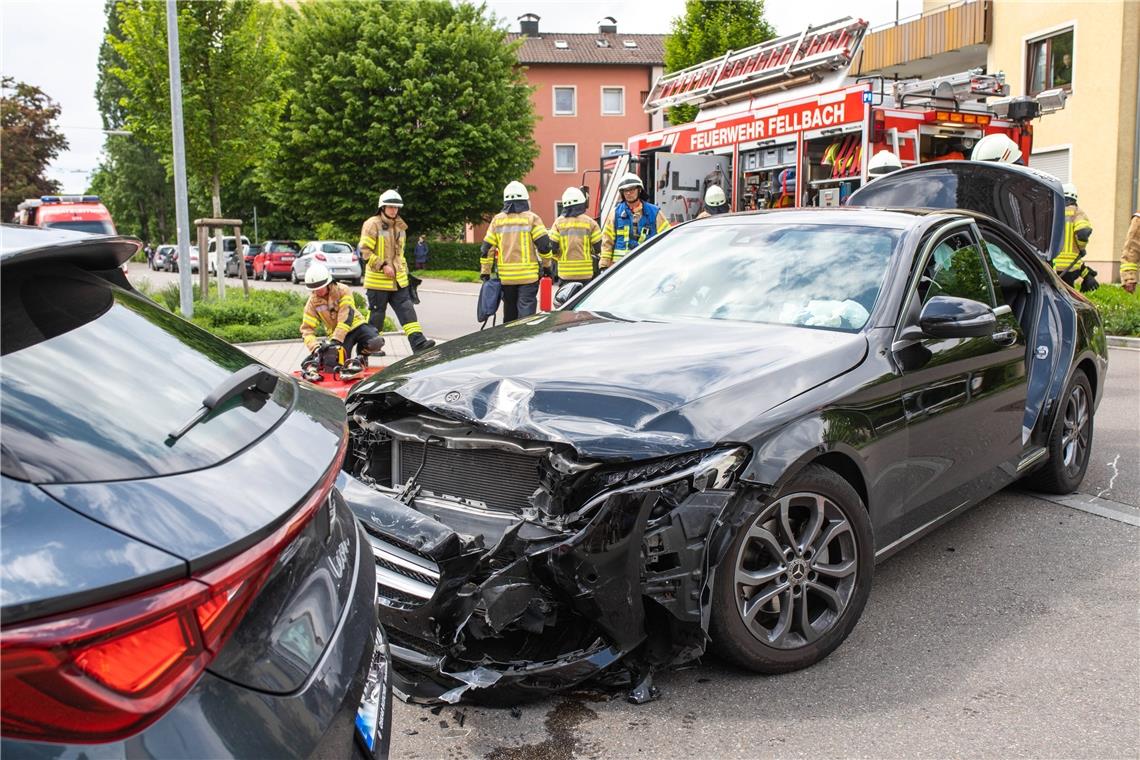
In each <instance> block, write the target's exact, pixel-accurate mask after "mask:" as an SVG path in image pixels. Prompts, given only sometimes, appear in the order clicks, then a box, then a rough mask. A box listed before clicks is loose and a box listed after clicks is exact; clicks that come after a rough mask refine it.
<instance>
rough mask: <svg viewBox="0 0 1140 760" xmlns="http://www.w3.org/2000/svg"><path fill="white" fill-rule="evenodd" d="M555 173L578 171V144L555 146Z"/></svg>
mask: <svg viewBox="0 0 1140 760" xmlns="http://www.w3.org/2000/svg"><path fill="white" fill-rule="evenodd" d="M554 171H556V172H576V171H578V146H577V145H576V144H569V145H557V144H556V145H555V146H554Z"/></svg>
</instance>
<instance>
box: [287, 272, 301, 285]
mask: <svg viewBox="0 0 1140 760" xmlns="http://www.w3.org/2000/svg"><path fill="white" fill-rule="evenodd" d="M289 279H291V280H292V281H293V284H294V285H300V284H301V281H300V280H299V279H298V278H297V270H296V269H291V270H289Z"/></svg>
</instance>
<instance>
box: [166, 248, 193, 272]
mask: <svg viewBox="0 0 1140 760" xmlns="http://www.w3.org/2000/svg"><path fill="white" fill-rule="evenodd" d="M167 271H168V272H177V271H178V248H177V247H176V248H175V249H174V252H173V253H171V254H170V268H169V269H168V270H167ZM190 271H191V272H197V271H198V246H196V245H192V246H190Z"/></svg>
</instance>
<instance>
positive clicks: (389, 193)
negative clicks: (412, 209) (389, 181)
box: [376, 190, 404, 208]
mask: <svg viewBox="0 0 1140 760" xmlns="http://www.w3.org/2000/svg"><path fill="white" fill-rule="evenodd" d="M376 205H377V206H380V207H384V206H395V207H396V208H403V207H404V199H403V198H401V197H400V194H399V193H397V192H396V191H395V190H385V191H384V192H382V193H380V200H379V201H378V202H377V203H376Z"/></svg>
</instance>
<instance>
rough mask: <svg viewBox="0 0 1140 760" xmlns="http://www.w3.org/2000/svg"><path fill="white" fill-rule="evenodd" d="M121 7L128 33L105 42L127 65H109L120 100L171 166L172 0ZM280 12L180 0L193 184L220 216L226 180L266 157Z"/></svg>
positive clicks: (237, 2) (123, 2)
mask: <svg viewBox="0 0 1140 760" xmlns="http://www.w3.org/2000/svg"><path fill="white" fill-rule="evenodd" d="M117 13H118V17H119V24H120V27H119V30H120V32H121V37H119V38H116V37H113V36H111V35H108V36H107V42H108V44H109V45H110V46H111V48H112V50H113V51H114V52H115V53H116V54H117V55H118V56H119V57H120V59H121V61H122V63H121V65H118V64H115V63H112V64H111V65H109V66H108V68H107V71H108V74H109V75H110V76H112V77H115V78H116V79H118V81H119V82H121V84H122V86H123V90H124V91H125V94H124V95H122V96H121V97H120V98H119V106H121V107H122V109H123V112H124V114H125V117H126V118H125V123H126V125H127V128H128V129H129V130H130V131H131V132H133V133H134V134H135V136H137V137H138V138H139V139H140V140H142V141H143V142H144V143H145V144H147V145H149V146H150V147H151V148H153V149H154V150H155V151H157V152H158V153H159V155H161V156H162V160H163V163H164V164H165V165H166V167H167V171H168V172H169V173H172V171H173V158H172V148H171V132H170V128H171V125H170V84H169V68H168V65H167V57H166V53H165V40H166V9H165V4H164V3H158V2H149V1H148V0H120V2H119V3H118V6H117ZM276 13H277V9H276V6H275V5H273V4H272V3H264V2H259V1H258V0H223V1H219V2H180V3H179V4H178V36H179V47H180V51H181V66H182V72H181V74H182V107H183V129H184V133H185V141H186V170H187V174H188V175H189V176H190V178H191V180H192V183H191V184H196V185H198V186H202V187H206V188H208V189H209V194H210V198H211V206H212V208H213V214H214V215H215V216H221V215H222V201H221V187H222V185H223V184H226V183H229V182H230V181H231V180H234V179H235V178H237V177H238V176H239V175H241V173H242V172H245V171H247V170H248V169H249V167H250V166H252V165H254V164H256V163H257V162H258V161H259V159H260V158H261V157H262V156H263V154H264V149H265V146H266V142H265V138H264V131H265V125H267V124H270V123H272V122H273V121H274V120H275V118H276V114H277V102H278V96H277V88H276V79H275V77H276V72H277V71H278V70H279V67H280V60H281V53H280V49H279V47H278V45H277V41H276V29H277V26H276V23H275V16H276Z"/></svg>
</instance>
